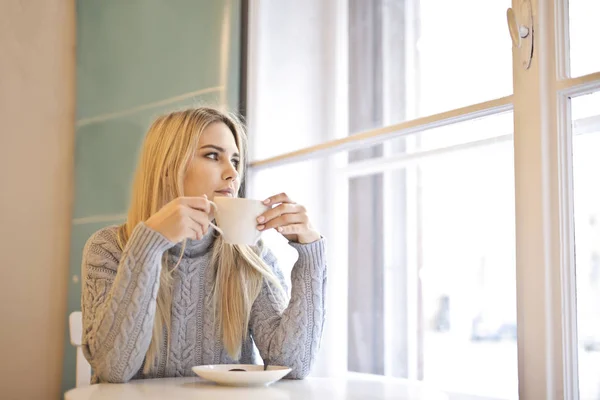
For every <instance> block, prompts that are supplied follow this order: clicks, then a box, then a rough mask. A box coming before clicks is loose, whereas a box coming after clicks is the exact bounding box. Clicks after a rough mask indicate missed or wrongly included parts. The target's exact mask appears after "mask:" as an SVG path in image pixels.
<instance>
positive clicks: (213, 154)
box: [204, 152, 219, 160]
mask: <svg viewBox="0 0 600 400" xmlns="http://www.w3.org/2000/svg"><path fill="white" fill-rule="evenodd" d="M204 157H206V158H210V159H211V160H218V159H219V155H218V154H217V153H214V152H213V153H208V154H206V155H204Z"/></svg>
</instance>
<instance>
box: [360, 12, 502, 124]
mask: <svg viewBox="0 0 600 400" xmlns="http://www.w3.org/2000/svg"><path fill="white" fill-rule="evenodd" d="M510 6H511V1H510V0H497V1H480V0H455V1H447V0H409V1H406V0H387V1H363V0H349V38H350V40H349V42H350V44H351V46H350V48H349V80H350V109H351V113H350V131H351V133H355V132H359V131H362V130H366V129H371V128H376V127H379V126H382V125H388V124H391V123H398V122H402V121H404V120H409V119H414V118H417V117H422V116H427V115H432V114H436V113H440V112H444V111H448V110H451V109H455V108H460V107H464V106H467V105H470V104H474V103H479V102H483V101H487V100H491V99H494V98H498V97H502V96H506V95H509V94H510V93H512V61H511V60H512V59H511V41H510V35H509V34H508V30H507V28H506V9H507V8H508V7H510ZM473 15H476V16H477V18H473ZM473 32H477V34H473ZM366 114H370V115H369V116H370V118H367V115H366ZM353 118H354V119H356V120H357V121H353Z"/></svg>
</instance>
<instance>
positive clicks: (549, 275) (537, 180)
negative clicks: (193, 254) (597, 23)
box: [248, 0, 600, 399]
mask: <svg viewBox="0 0 600 400" xmlns="http://www.w3.org/2000/svg"><path fill="white" fill-rule="evenodd" d="M345 3H346V0H335V1H332V2H331V3H329V4H330V11H331V12H330V15H329V17H331V18H334V19H335V24H334V25H335V26H334V27H333V28H331V30H332V32H333V39H332V42H334V43H335V44H336V47H335V48H336V51H335V52H334V55H335V56H336V61H335V62H334V67H335V69H336V71H337V72H336V73H335V74H334V75H333V76H335V77H336V80H335V81H334V82H333V83H332V89H333V90H334V92H335V96H334V97H335V99H336V100H335V103H336V104H335V106H334V109H335V110H336V116H335V123H334V124H333V125H332V126H330V128H331V131H332V132H333V133H332V137H334V138H335V139H333V140H329V141H326V142H324V143H320V144H318V145H314V146H309V147H306V148H302V149H298V150H296V151H293V152H289V153H285V154H279V155H277V156H274V157H270V158H267V159H253V160H252V161H251V163H250V173H251V174H252V172H254V171H259V170H260V169H264V168H272V167H275V166H279V165H283V164H287V163H292V162H297V161H302V160H311V159H318V158H321V157H323V156H326V155H332V154H335V153H339V152H341V151H347V150H351V149H356V148H359V147H364V146H366V145H370V144H373V143H377V142H382V141H384V140H386V141H387V140H389V139H392V138H395V137H399V136H401V135H406V134H411V133H416V132H421V131H425V130H427V129H431V128H434V127H439V126H444V125H448V124H452V123H456V122H459V121H465V120H469V119H472V118H475V117H481V116H485V115H490V114H495V113H497V112H499V111H507V110H510V109H512V110H513V113H514V167H515V201H516V204H515V214H516V215H515V218H516V264H517V322H518V323H517V326H518V328H517V329H518V360H519V361H518V363H519V365H518V371H519V372H518V375H519V397H520V398H523V399H563V398H564V399H578V398H579V395H578V382H577V381H578V379H577V377H578V372H577V366H578V363H577V323H576V289H575V257H574V217H573V215H574V214H573V179H572V178H573V160H572V135H573V132H572V128H571V127H572V121H571V112H570V100H569V99H570V97H572V96H578V95H582V94H586V93H590V92H594V91H600V72H596V73H593V74H589V75H586V76H582V77H576V78H568V73H569V60H568V43H569V38H568V20H569V18H568V1H567V0H532V6H533V20H534V21H533V23H534V33H535V37H534V54H533V60H532V63H531V66H530V68H529V69H527V70H525V69H524V68H523V67H522V65H521V61H520V60H519V58H518V56H519V53H518V52H517V51H516V50H515V49H513V95H511V96H507V97H503V98H499V99H493V100H490V101H487V102H484V103H479V104H474V105H470V106H467V107H463V108H459V109H455V110H451V111H448V112H444V113H441V114H436V115H432V116H428V117H424V118H418V119H414V120H410V121H406V122H403V123H400V124H394V125H389V126H385V127H382V128H379V129H374V130H370V131H367V132H363V133H361V134H358V135H354V136H351V137H347V136H345V135H346V134H347V130H346V129H345V127H346V124H345V121H347V110H344V104H345V103H344V99H345V97H344V96H347V92H345V90H344V83H345V82H346V81H345V78H347V75H346V72H347V65H346V63H345V61H344V60H345V58H344V56H345V55H346V50H345V46H347V38H345V37H344V34H345V27H346V25H345V24H346V22H347V21H346V18H347V9H346V6H345ZM261 4H262V5H261ZM520 4H521V1H520V0H513V9H518V8H519V7H520ZM250 7H251V9H250V19H251V20H250V57H252V54H253V51H256V50H257V46H259V43H258V41H257V39H256V38H253V35H255V36H256V35H258V30H259V26H260V21H257V20H255V19H253V15H254V16H256V15H259V13H258V12H257V10H258V8H259V7H268V4H266V3H263V2H261V1H257V2H253V3H251V5H250ZM253 9H254V11H253ZM506 34H507V35H508V29H507V32H506ZM346 58H347V57H346ZM249 68H250V71H249V80H250V81H249V85H248V86H249V94H250V97H249V114H248V118H249V125H250V134H252V123H253V121H252V117H253V113H252V107H257V105H256V104H253V101H255V100H256V90H254V91H253V76H255V74H256V70H254V71H253V62H252V59H250V62H249ZM419 156H424V154H420V155H419ZM410 157H412V158H414V157H415V156H414V155H410V156H406V155H405V156H402V155H401V156H393V155H390V156H387V157H384V158H381V159H377V160H368V161H364V162H361V163H357V164H353V165H352V166H348V167H347V168H345V176H347V177H349V176H353V175H355V174H362V173H366V172H368V173H373V172H375V171H386V170H391V169H394V168H397V167H398V166H399V165H402V164H403V163H407V162H411V159H410ZM332 164H335V167H340V166H341V167H343V168H344V167H345V166H344V164H343V161H340V160H337V159H336V161H333V162H332ZM333 170H334V166H333V165H332V168H331V171H333ZM331 171H330V173H329V175H328V176H327V177H326V180H328V181H329V182H333V183H334V184H336V185H340V187H341V192H343V193H346V192H344V190H345V189H344V183H343V182H339V176H334V175H333V172H331ZM341 210H342V214H341V215H343V212H344V210H345V211H347V210H346V209H344V208H343V207H342V208H341ZM346 215H347V214H346ZM334 240H337V241H338V243H337V244H335V243H334V247H336V248H337V249H338V251H339V250H340V249H343V248H344V245H343V243H339V239H335V238H334ZM337 274H338V275H337V277H338V279H340V280H339V281H338V282H337V283H336V284H335V285H338V289H339V288H340V287H343V284H344V279H345V282H347V276H344V274H343V271H337ZM328 315H331V312H329V313H328ZM334 318H337V319H336V321H337V322H338V323H341V324H344V322H347V321H346V320H345V318H342V317H339V316H338V317H335V316H334ZM342 341H343V340H342ZM338 354H340V355H343V351H341V352H339V353H338Z"/></svg>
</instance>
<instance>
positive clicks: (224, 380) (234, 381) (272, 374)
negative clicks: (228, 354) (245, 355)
mask: <svg viewBox="0 0 600 400" xmlns="http://www.w3.org/2000/svg"><path fill="white" fill-rule="evenodd" d="M232 369H243V370H244V371H231V370H232ZM291 370H292V369H291V368H288V367H281V366H279V365H269V366H268V368H267V370H266V371H264V370H263V366H262V365H253V364H217V365H199V366H196V367H192V371H194V373H195V374H196V375H198V376H199V377H201V378H204V379H207V380H209V381H213V382H215V383H218V384H219V385H226V386H266V385H270V384H271V383H273V382H276V381H278V380H280V379H281V378H283V377H284V376H286V375H287V374H288V373H290V371H291Z"/></svg>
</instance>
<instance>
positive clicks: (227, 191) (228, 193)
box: [215, 188, 233, 197]
mask: <svg viewBox="0 0 600 400" xmlns="http://www.w3.org/2000/svg"><path fill="white" fill-rule="evenodd" d="M215 193H218V194H220V195H221V196H229V197H233V189H230V188H227V189H221V190H217V191H216V192H215Z"/></svg>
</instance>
